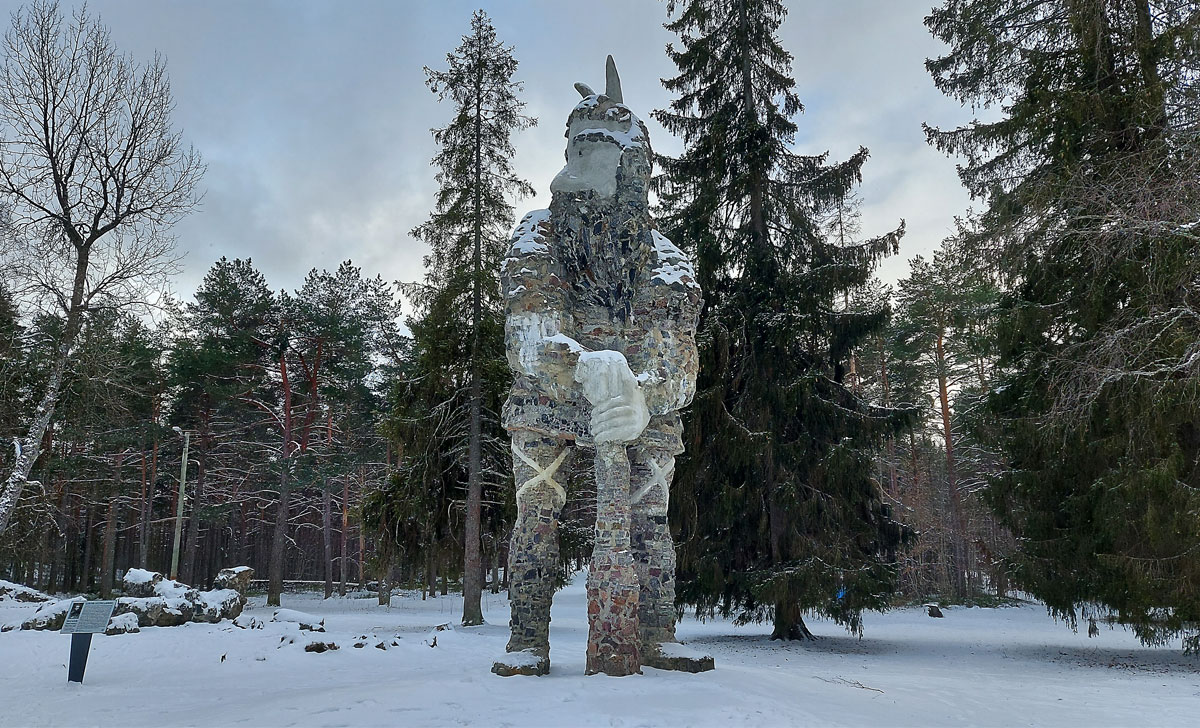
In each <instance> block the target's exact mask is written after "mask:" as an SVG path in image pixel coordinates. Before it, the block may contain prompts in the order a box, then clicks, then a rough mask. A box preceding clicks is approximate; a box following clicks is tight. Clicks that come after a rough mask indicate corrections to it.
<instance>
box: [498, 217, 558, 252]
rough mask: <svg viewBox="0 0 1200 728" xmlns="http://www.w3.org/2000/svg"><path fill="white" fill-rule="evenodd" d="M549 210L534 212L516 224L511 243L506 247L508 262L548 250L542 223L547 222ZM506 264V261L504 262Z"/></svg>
mask: <svg viewBox="0 0 1200 728" xmlns="http://www.w3.org/2000/svg"><path fill="white" fill-rule="evenodd" d="M549 220H550V211H549V210H534V211H533V212H530V213H529V214H527V215H525V217H523V218H521V222H520V223H518V224H517V227H516V229H515V230H513V234H512V242H511V243H509V246H508V256H509V260H511V259H514V258H519V257H521V256H525V255H529V254H530V253H545V252H547V251H549V250H550V246H549V243H547V237H548V235H547V232H548V231H546V230H543V229H542V223H545V222H549ZM506 262H507V261H506Z"/></svg>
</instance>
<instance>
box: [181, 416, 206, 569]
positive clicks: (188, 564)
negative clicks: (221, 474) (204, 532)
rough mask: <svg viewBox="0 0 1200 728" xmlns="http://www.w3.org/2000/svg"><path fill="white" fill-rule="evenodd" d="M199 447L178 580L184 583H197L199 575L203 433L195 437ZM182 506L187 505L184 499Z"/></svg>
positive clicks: (204, 455)
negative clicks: (198, 551) (197, 561)
mask: <svg viewBox="0 0 1200 728" xmlns="http://www.w3.org/2000/svg"><path fill="white" fill-rule="evenodd" d="M197 440H199V444H200V448H199V451H200V452H199V453H198V457H197V458H196V477H195V478H194V479H193V480H192V482H191V485H192V509H191V510H192V515H191V517H189V518H188V521H187V545H186V547H185V548H184V551H183V567H182V568H181V569H180V570H179V571H180V581H182V582H183V583H184V584H191V585H196V584H197V577H198V576H199V569H198V568H197V566H198V564H197V563H196V559H197V547H198V546H199V545H200V505H201V503H202V502H203V498H204V482H205V474H206V472H207V471H208V444H207V443H206V442H205V437H204V435H201V436H200V437H198V438H197ZM184 507H187V503H186V500H185V502H184Z"/></svg>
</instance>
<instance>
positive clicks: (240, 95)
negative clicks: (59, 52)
mask: <svg viewBox="0 0 1200 728" xmlns="http://www.w3.org/2000/svg"><path fill="white" fill-rule="evenodd" d="M932 4H933V0H791V2H788V7H789V8H790V13H789V15H788V17H787V19H786V21H785V22H784V25H783V27H782V29H781V38H782V41H783V45H784V47H785V48H787V49H788V50H789V51H790V52H791V53H792V54H793V55H794V56H795V61H794V66H793V75H794V77H795V79H796V81H797V87H798V91H799V94H800V97H801V100H802V101H803V102H804V103H805V106H806V112H805V113H804V114H803V115H802V116H801V117H800V119H799V124H800V130H801V133H800V136H799V137H798V139H797V148H798V150H799V151H802V152H805V153H811V152H820V151H825V150H828V151H830V152H831V153H832V154H833V155H834V157H835V158H844V157H845V156H847V155H849V154H850V153H852V152H853V151H854V150H855V149H857V148H858V146H860V145H862V146H866V147H868V148H869V149H870V150H871V160H870V162H868V164H867V167H866V180H865V183H864V185H863V187H862V190H861V192H862V198H863V202H864V207H863V223H864V232H867V233H871V232H882V231H884V230H886V229H890V228H891V227H894V226H895V225H896V224H897V222H898V221H899V220H900V219H901V218H904V219H906V220H907V222H908V230H909V233H908V236H907V238H906V239H905V241H904V245H903V248H902V250H901V254H900V256H898V257H897V258H895V259H892V260H890V261H888V262H886V263H885V264H884V266H883V267H882V269H881V276H882V277H883V278H884V279H885V280H888V281H894V280H895V279H897V278H898V277H901V276H903V275H904V273H905V271H906V270H907V260H908V258H910V257H911V256H913V255H915V254H917V253H921V252H926V251H929V250H931V249H932V248H933V247H935V246H937V244H938V243H939V242H940V241H941V239H942V238H944V237H945V236H946V234H947V233H948V232H949V230H950V229H951V226H952V224H953V219H954V216H955V215H959V214H961V213H962V212H963V211H965V209H966V208H967V205H968V204H969V201H968V199H967V197H966V195H965V193H964V192H963V191H962V189H961V187H960V186H959V184H958V181H957V178H956V176H955V173H954V162H953V160H950V159H947V158H946V157H944V156H943V155H941V154H940V153H939V152H937V151H935V150H933V149H931V148H929V147H928V146H927V145H926V144H925V141H924V135H923V134H922V131H921V123H922V122H929V123H932V124H936V125H941V126H949V125H955V124H959V123H962V122H964V121H966V120H968V119H969V118H970V117H971V113H970V110H965V109H962V108H960V107H959V106H958V104H957V103H955V102H953V101H951V100H949V99H946V98H944V97H943V96H941V95H940V94H939V93H938V92H937V90H936V89H934V87H933V84H932V82H931V81H930V78H929V76H928V74H927V73H926V72H925V69H924V65H923V64H924V61H925V59H926V58H927V57H931V56H935V55H938V54H939V53H941V52H942V47H941V45H940V44H939V43H938V42H937V41H936V40H934V39H933V38H932V37H931V36H930V35H929V34H928V32H927V31H926V30H925V28H924V27H923V25H922V23H921V21H922V18H923V17H924V15H925V14H926V13H927V12H928V10H929V8H930V7H931V6H932ZM18 5H19V3H16V2H12V1H11V0H0V8H3V9H5V10H7V11H8V12H11V11H12V10H13V9H15V8H16V7H17V6H18ZM64 5H65V6H67V7H71V6H72V3H71V2H70V0H64ZM480 6H482V7H483V8H484V9H485V10H486V11H487V12H488V13H489V14H490V16H491V17H492V19H493V22H494V24H495V26H496V29H497V32H498V34H499V36H500V38H501V39H502V40H504V41H505V42H506V43H509V44H512V45H515V46H516V56H517V58H518V59H519V61H520V67H519V69H518V78H519V79H520V80H522V81H523V82H524V84H525V90H524V96H523V98H524V100H525V101H526V102H527V103H528V109H527V111H528V113H530V114H531V115H532V116H535V117H537V118H538V120H539V124H538V126H537V127H535V128H533V129H530V130H527V131H525V132H523V133H521V134H520V135H519V136H518V137H517V138H516V140H515V141H516V148H517V157H516V167H517V170H518V173H519V174H521V175H522V176H523V177H525V178H526V179H528V180H529V181H530V182H532V183H533V185H534V187H535V188H536V189H537V191H538V194H537V197H535V198H533V199H526V200H519V201H517V202H516V207H517V213H518V217H519V216H520V215H521V214H522V213H523V212H524V211H525V210H528V209H533V208H537V207H544V206H546V205H547V204H548V202H549V192H548V187H549V183H550V179H551V178H552V177H553V176H554V174H555V173H556V172H557V171H558V169H559V168H560V167H561V166H562V154H563V147H564V143H565V142H564V139H563V130H564V123H565V120H566V117H567V113H568V112H569V111H570V109H571V108H572V106H573V105H574V103H575V101H576V100H577V99H578V94H577V93H576V92H575V91H574V89H573V88H572V83H573V82H575V81H583V82H586V83H589V84H591V85H592V86H594V87H600V86H602V85H603V78H604V57H605V55H606V54H608V53H612V54H613V55H614V56H615V58H616V60H617V65H618V67H619V68H620V71H621V79H622V84H623V86H624V94H625V101H626V103H627V104H629V105H630V106H631V107H633V109H634V111H635V112H637V113H638V114H639V115H640V116H641V117H642V118H643V119H645V120H646V121H647V123H648V124H649V125H650V131H651V138H652V141H653V143H654V146H655V149H656V150H658V151H663V152H667V153H671V152H675V151H678V150H679V148H680V142H679V140H677V139H674V138H672V137H671V136H670V135H668V134H667V133H666V132H665V131H663V130H662V129H661V128H660V127H658V126H657V124H655V123H654V122H653V121H652V120H651V119H650V113H649V112H650V111H651V110H653V109H657V108H663V107H665V106H666V105H667V103H668V102H669V100H670V98H669V96H668V95H667V93H666V92H665V91H664V90H663V88H662V85H661V83H660V79H661V78H664V77H668V76H671V75H674V70H675V69H674V66H673V65H672V64H671V63H670V61H669V60H668V59H667V58H666V55H665V53H664V49H665V47H666V45H667V43H669V42H671V41H672V40H673V36H672V34H670V33H668V32H667V31H666V30H664V29H663V27H662V24H663V22H664V20H665V19H666V17H665V13H666V3H665V2H663V1H662V0H484V1H482V2H481V1H480V0H475V1H474V2H461V1H460V0H343V1H341V2H334V0H190V1H184V0H92V2H91V3H90V4H89V7H90V8H91V9H92V11H93V12H95V13H97V14H99V16H100V17H101V19H102V20H103V21H104V22H105V23H106V24H107V25H108V26H109V27H110V28H111V30H112V33H113V37H114V40H115V42H116V44H117V45H118V47H120V48H121V49H123V50H125V51H127V52H129V53H131V54H132V55H133V56H134V57H135V58H137V59H147V58H149V57H150V56H151V55H152V54H153V53H154V52H155V51H156V50H157V51H159V52H161V53H163V54H164V55H165V56H166V58H167V68H168V71H169V73H170V77H171V82H172V87H173V91H174V95H175V100H176V103H177V111H176V115H175V119H176V123H177V124H178V125H179V126H180V127H181V128H182V129H183V131H184V134H185V137H186V138H187V140H188V141H190V143H191V144H193V145H194V146H195V147H196V148H197V149H198V150H199V151H200V153H201V154H202V155H203V157H204V159H205V161H206V162H207V164H208V173H207V175H206V176H205V178H204V182H203V188H204V193H205V197H204V202H203V205H202V207H201V208H200V210H199V211H197V212H196V213H195V214H193V215H192V216H191V217H190V218H188V219H187V220H185V221H184V222H182V223H180V224H179V225H178V226H177V228H176V232H177V234H178V238H179V246H180V248H181V250H182V251H184V252H185V253H186V258H185V260H184V272H183V274H182V275H181V276H180V278H179V279H178V280H177V282H176V290H177V291H178V292H179V293H180V294H182V295H185V296H187V295H189V294H190V292H191V291H192V290H194V289H195V286H196V283H197V282H198V281H199V279H200V277H201V276H203V274H204V271H205V270H206V269H207V268H208V267H209V265H211V264H212V262H213V261H214V260H216V259H217V258H218V257H220V256H222V255H225V256H229V257H243V258H244V257H251V258H253V260H254V263H255V264H256V265H257V266H258V267H259V268H260V269H261V270H262V271H263V272H264V273H265V274H266V276H267V279H268V282H269V283H270V284H271V286H272V287H274V288H277V289H278V288H288V289H291V288H295V287H297V286H298V285H299V284H300V282H301V281H302V279H303V276H304V274H305V273H306V272H307V271H308V270H309V269H311V268H314V267H315V268H331V269H332V268H335V267H336V266H337V265H338V263H339V262H340V261H342V260H345V259H347V258H349V259H352V260H353V261H354V262H355V263H356V264H358V265H360V266H362V267H363V268H364V270H365V271H366V272H367V273H369V274H372V275H373V274H375V273H379V274H382V275H383V276H384V278H385V279H388V280H414V279H417V278H419V277H420V275H421V258H422V255H423V254H424V252H425V251H424V246H423V245H422V244H420V243H418V242H416V241H414V240H413V239H412V238H411V237H410V236H409V235H408V231H409V230H411V229H412V228H413V227H414V226H415V225H417V224H419V223H420V222H422V221H423V220H424V218H425V216H426V215H427V214H428V212H429V209H430V207H431V205H432V200H433V195H434V192H435V183H434V179H433V172H434V170H433V169H432V168H431V167H430V166H429V159H430V158H431V157H432V155H433V153H434V146H433V141H432V139H431V136H430V133H429V129H430V128H431V127H434V126H440V125H443V124H444V123H446V121H447V120H448V118H449V116H450V114H451V108H450V107H449V106H448V105H446V104H439V103H438V102H437V100H436V98H435V97H434V96H433V94H432V93H430V91H429V90H428V89H427V88H426V87H425V85H424V74H423V71H422V67H423V66H425V65H429V66H433V67H435V68H436V67H441V66H442V65H443V64H444V58H445V54H446V53H447V52H448V51H449V50H451V49H453V48H454V47H455V46H456V45H457V44H458V42H459V40H460V37H461V36H462V34H463V33H465V32H466V31H467V30H468V25H469V20H470V15H471V12H472V11H473V10H474V9H476V8H477V7H480ZM7 14H8V13H7V12H6V13H5V17H7Z"/></svg>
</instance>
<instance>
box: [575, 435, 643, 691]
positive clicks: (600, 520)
mask: <svg viewBox="0 0 1200 728" xmlns="http://www.w3.org/2000/svg"><path fill="white" fill-rule="evenodd" d="M626 450H627V448H626V446H625V443H623V442H604V443H597V444H596V531H595V534H596V535H595V539H596V543H595V545H594V548H593V549H592V564H591V568H590V569H589V570H588V580H587V596H588V644H587V674H588V675H595V674H597V673H604V674H605V675H610V676H612V677H624V676H626V675H634V674H639V673H641V671H642V659H641V640H640V639H639V637H638V593H639V592H638V583H637V569H636V568H635V567H634V563H633V554H632V548H631V545H630V520H631V518H630V507H629V493H630V483H631V480H630V462H629V454H628V453H627V452H626Z"/></svg>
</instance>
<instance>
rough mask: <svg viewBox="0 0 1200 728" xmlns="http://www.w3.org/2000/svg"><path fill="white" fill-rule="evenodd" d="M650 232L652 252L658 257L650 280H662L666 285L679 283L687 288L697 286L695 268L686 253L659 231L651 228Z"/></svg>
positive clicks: (698, 285)
mask: <svg viewBox="0 0 1200 728" xmlns="http://www.w3.org/2000/svg"><path fill="white" fill-rule="evenodd" d="M650 234H651V236H652V237H653V239H654V253H655V255H656V256H657V258H658V261H657V263H656V264H655V266H654V275H653V276H651V280H653V281H662V282H663V283H665V284H666V285H668V286H669V285H671V284H674V283H679V284H681V285H683V286H686V287H688V288H699V287H700V284H699V283H697V282H696V269H695V267H693V266H692V262H691V261H690V260H688V257H687V255H685V254H684V252H683V251H682V250H680V249H679V247H678V246H677V245H675V243H672V242H671V241H670V240H668V239H667V237H666V236H665V235H663V234H662V233H660V232H659V231H657V230H651V231H650Z"/></svg>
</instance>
